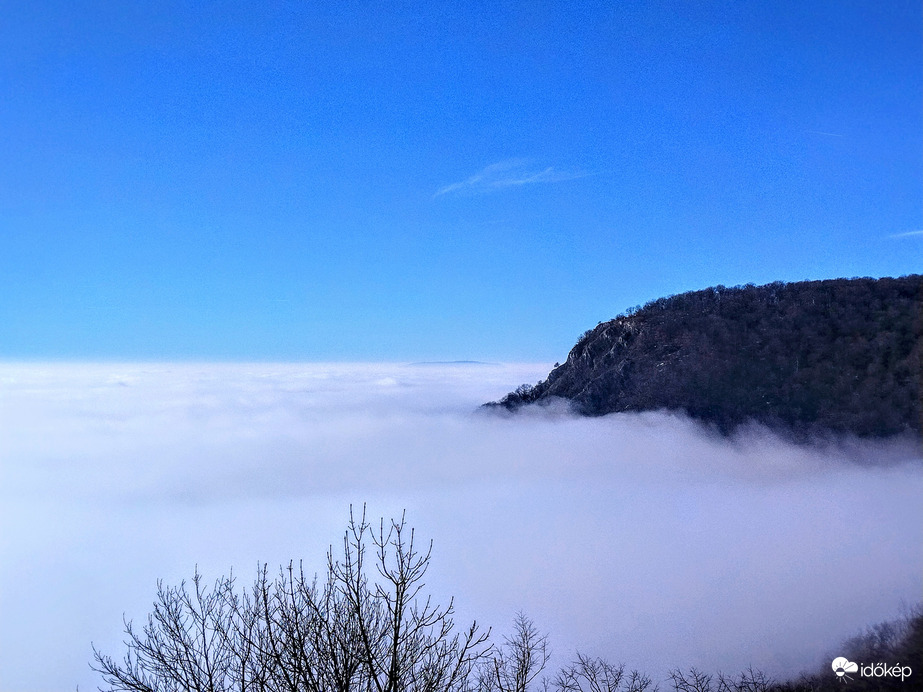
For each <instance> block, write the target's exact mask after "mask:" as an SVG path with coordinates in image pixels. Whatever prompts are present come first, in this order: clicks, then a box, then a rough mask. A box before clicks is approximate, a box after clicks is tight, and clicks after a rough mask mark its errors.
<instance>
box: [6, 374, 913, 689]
mask: <svg viewBox="0 0 923 692" xmlns="http://www.w3.org/2000/svg"><path fill="white" fill-rule="evenodd" d="M548 369H549V366H548V364H522V365H499V364H414V365H405V364H332V365H331V364H283V365H277V364H202V365H197V364H166V363H161V364H93V365H87V364H68V363H54V364H39V363H30V364H12V363H11V364H4V365H0V474H2V475H0V495H2V501H0V513H2V514H0V517H2V518H0V525H2V532H0V613H2V618H0V688H2V689H4V690H5V689H18V690H44V689H61V688H64V689H73V688H74V686H75V685H78V684H79V685H80V686H81V687H83V688H84V689H93V688H95V686H96V684H98V683H99V680H98V679H97V677H96V676H95V675H94V674H93V673H92V672H91V671H90V670H89V662H90V661H91V659H92V650H91V646H90V642H91V641H92V642H93V643H94V644H96V645H97V646H98V647H99V648H100V649H102V650H104V651H107V652H109V653H112V654H114V655H119V654H121V639H122V632H121V630H122V615H123V613H124V614H125V616H126V617H127V618H129V619H134V620H136V621H141V620H144V619H145V618H146V614H147V612H148V611H149V609H150V605H151V602H152V600H153V597H154V594H155V590H156V582H157V579H159V578H162V579H164V580H165V581H166V582H167V583H176V582H179V581H180V580H181V579H184V578H185V579H188V578H189V577H190V576H191V575H192V573H193V572H194V570H195V569H196V566H198V569H199V570H200V571H201V572H202V573H203V574H204V575H205V576H206V578H214V577H217V576H218V575H220V574H224V573H227V572H228V571H229V570H230V569H231V568H232V567H233V569H234V572H235V574H236V575H237V576H238V577H239V579H240V580H241V582H242V583H247V582H248V581H249V580H250V579H251V578H252V576H253V574H254V572H255V570H256V566H257V564H258V563H260V562H268V563H269V564H270V567H272V566H275V565H278V564H282V563H288V562H289V560H291V559H295V560H298V559H304V561H305V567H306V569H307V570H309V571H312V572H313V571H322V570H323V569H324V567H325V561H324V560H325V553H326V550H327V547H328V546H329V545H330V544H331V543H333V544H336V543H337V542H338V541H339V540H340V537H341V534H342V531H343V529H344V527H345V523H346V520H347V518H348V512H349V506H350V504H353V505H361V504H362V503H367V506H368V511H369V513H370V515H371V516H373V517H377V516H385V517H388V516H394V515H399V514H400V512H401V511H403V510H404V509H406V510H407V513H408V514H407V516H408V521H409V523H410V524H411V525H413V526H415V527H416V528H417V530H418V531H419V532H420V534H421V535H423V536H425V537H427V538H432V539H433V540H434V543H435V547H434V552H433V563H432V571H431V573H430V575H429V580H428V586H429V587H430V588H431V589H432V590H433V592H434V593H436V594H437V595H438V596H439V597H440V598H442V599H443V600H448V597H449V596H451V595H454V596H455V598H456V606H457V609H458V617H457V621H459V624H463V623H465V622H467V621H468V620H470V619H473V618H477V619H478V620H479V621H481V622H483V623H485V624H488V625H493V626H494V627H495V631H497V632H498V633H500V634H502V633H503V632H504V631H505V628H508V627H509V625H510V623H511V621H512V618H513V616H514V614H515V613H516V611H518V610H522V611H524V612H526V613H527V614H528V615H529V616H531V617H532V618H533V619H534V621H535V622H536V624H537V625H538V626H539V628H540V629H542V630H544V631H547V632H548V633H549V634H550V642H551V645H552V647H553V650H554V653H555V657H556V658H555V660H563V659H566V658H569V657H570V656H572V655H573V653H574V652H575V651H576V650H578V649H579V650H580V651H584V652H586V653H589V654H592V655H600V656H604V657H606V658H609V659H610V660H612V661H614V662H619V661H621V662H624V663H626V664H627V665H628V666H630V667H637V668H639V669H641V670H644V671H646V672H648V673H649V674H651V675H652V676H653V677H655V678H657V677H659V676H660V675H662V673H663V672H664V671H665V670H666V669H667V668H672V667H676V666H689V665H696V666H698V667H700V668H705V669H717V668H721V669H724V670H737V669H740V668H743V667H746V666H749V665H753V666H754V667H759V668H762V669H765V670H766V671H767V672H770V673H772V674H774V675H783V674H785V673H788V672H791V671H797V670H801V669H804V668H813V667H814V666H815V665H816V664H817V663H818V662H820V661H822V660H823V659H824V657H825V656H826V655H827V654H828V653H835V651H834V649H835V648H836V645H837V644H838V642H840V641H841V640H842V639H843V638H845V637H848V636H850V635H852V634H854V633H855V632H856V631H857V630H858V629H859V628H861V627H863V626H864V625H867V624H871V623H874V622H877V621H879V620H882V619H885V618H889V617H893V616H895V615H897V614H898V613H899V611H900V608H901V607H902V604H907V605H910V604H912V603H914V602H915V601H916V600H918V599H919V596H920V587H921V581H920V580H921V574H923V548H921V546H923V526H921V523H920V521H919V510H920V507H921V506H923V467H921V464H920V458H919V451H918V450H917V449H916V448H914V447H913V446H912V445H909V444H902V443H900V442H886V443H880V442H879V443H876V442H869V441H864V442H859V441H855V440H852V441H848V440H847V441H844V440H839V441H835V440H826V441H818V442H817V443H816V444H814V445H812V446H796V445H793V444H790V443H787V442H785V441H784V440H781V439H779V438H777V437H776V436H774V435H773V434H771V433H770V432H768V431H766V430H763V429H758V428H754V429H751V430H749V431H748V432H747V433H746V434H741V435H739V436H737V437H735V438H732V439H725V438H721V437H718V436H715V435H712V434H710V433H709V432H707V431H706V430H703V429H702V428H700V427H698V426H696V425H695V424H693V423H691V422H690V421H688V420H686V419H684V418H682V417H679V416H676V415H672V414H667V413H650V414H631V415H627V414H621V415H619V414H616V415H610V416H606V417H602V418H577V417H573V416H570V415H569V414H568V413H567V412H566V410H565V409H564V408H563V407H557V408H556V407H553V406H552V407H547V408H542V409H535V410H524V411H522V412H521V413H519V414H517V415H514V416H505V415H494V414H488V413H484V412H479V411H477V410H476V409H477V407H478V405H479V404H481V403H483V402H485V401H489V400H494V399H497V398H498V397H499V396H501V395H502V394H504V393H505V392H507V391H510V390H511V389H512V388H514V387H515V386H516V385H518V384H520V383H522V382H534V381H536V380H537V379H539V378H541V377H543V376H545V374H547V372H548Z"/></svg>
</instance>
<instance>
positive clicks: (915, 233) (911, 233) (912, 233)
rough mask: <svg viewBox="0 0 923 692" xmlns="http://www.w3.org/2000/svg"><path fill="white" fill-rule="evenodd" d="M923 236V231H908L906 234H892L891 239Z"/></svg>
mask: <svg viewBox="0 0 923 692" xmlns="http://www.w3.org/2000/svg"><path fill="white" fill-rule="evenodd" d="M920 236H923V231H906V232H904V233H892V234H891V235H889V236H888V237H889V238H919V237H920Z"/></svg>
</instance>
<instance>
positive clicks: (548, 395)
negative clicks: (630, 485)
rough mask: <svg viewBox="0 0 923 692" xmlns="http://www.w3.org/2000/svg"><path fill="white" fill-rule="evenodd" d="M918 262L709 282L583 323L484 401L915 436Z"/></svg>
mask: <svg viewBox="0 0 923 692" xmlns="http://www.w3.org/2000/svg"><path fill="white" fill-rule="evenodd" d="M921 289H923V276H921V275H918V274H914V275H908V276H903V277H899V278H881V279H871V278H853V279H829V280H823V281H800V282H793V283H783V282H775V283H771V284H766V285H763V286H754V285H752V284H747V285H745V286H735V287H732V288H728V287H725V286H715V287H711V288H707V289H703V290H699V291H690V292H687V293H681V294H678V295H673V296H668V297H665V298H658V299H656V300H653V301H651V302H649V303H647V304H646V305H644V306H643V307H640V308H634V309H632V310H629V311H627V312H626V313H624V314H621V315H619V316H617V317H615V318H614V319H612V320H609V321H607V322H600V323H599V324H598V325H597V326H596V327H594V328H593V329H590V330H588V331H587V332H585V333H584V334H583V335H582V336H581V337H580V338H579V339H578V341H577V343H576V345H575V346H574V347H573V348H572V349H571V351H570V353H569V354H568V357H567V360H566V361H565V362H564V363H563V364H560V365H559V364H556V367H554V368H553V369H552V370H551V372H550V373H549V375H548V377H547V378H546V379H545V380H543V381H541V382H539V383H538V384H536V385H521V386H520V387H518V388H517V389H516V390H515V391H513V392H510V393H509V394H507V395H506V396H505V397H504V398H503V399H501V400H500V401H498V402H490V403H488V404H485V405H484V406H485V407H487V408H502V409H506V410H510V411H514V410H517V409H519V408H521V407H522V406H525V405H529V404H543V403H548V402H550V401H551V400H553V399H565V400H567V401H568V402H569V403H570V406H571V408H572V409H573V410H574V412H575V413H577V414H580V415H586V416H599V415H605V414H608V413H615V412H620V411H650V410H664V409H666V410H679V411H684V412H685V413H686V414H688V415H689V416H690V417H692V418H694V419H696V420H699V421H700V422H703V423H706V424H708V425H711V426H713V427H715V428H716V429H717V430H718V431H720V432H721V433H723V434H730V433H731V432H733V431H734V430H736V429H737V428H739V427H740V426H742V425H745V424H747V423H749V422H757V423H761V424H764V425H767V426H770V427H772V428H775V429H780V430H785V431H787V432H789V433H791V434H794V435H795V436H797V437H804V436H808V435H813V434H817V433H820V432H835V433H851V434H855V435H857V436H860V437H885V436H892V435H901V434H912V435H914V436H916V437H920V436H921V430H923V424H921V407H920V375H921V358H923V355H921V354H923V346H921V343H923V315H921Z"/></svg>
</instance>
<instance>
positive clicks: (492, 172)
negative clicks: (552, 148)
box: [433, 159, 590, 197]
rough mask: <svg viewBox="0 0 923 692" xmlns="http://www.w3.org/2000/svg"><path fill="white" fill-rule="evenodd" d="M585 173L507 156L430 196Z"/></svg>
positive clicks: (528, 183) (497, 187) (522, 183)
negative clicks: (539, 165) (542, 165)
mask: <svg viewBox="0 0 923 692" xmlns="http://www.w3.org/2000/svg"><path fill="white" fill-rule="evenodd" d="M588 175H590V174H589V173H587V172H586V171H579V170H560V169H557V168H554V167H553V166H548V167H546V168H535V167H533V166H531V165H530V163H529V161H528V160H525V159H506V160H504V161H498V162H497V163H493V164H491V165H489V166H487V167H486V168H483V169H482V170H480V171H478V172H477V173H475V174H474V175H472V176H470V177H469V178H467V179H465V180H462V181H459V182H457V183H452V184H450V185H446V186H444V187H441V188H439V189H438V190H437V191H436V194H435V195H433V196H434V197H440V196H441V195H448V194H462V193H467V194H478V193H483V192H491V191H495V190H502V189H504V188H510V187H520V186H523V185H533V184H536V183H558V182H562V181H565V180H575V179H577V178H585V177H587V176H588Z"/></svg>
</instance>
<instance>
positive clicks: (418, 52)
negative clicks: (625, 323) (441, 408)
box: [0, 0, 923, 361]
mask: <svg viewBox="0 0 923 692" xmlns="http://www.w3.org/2000/svg"><path fill="white" fill-rule="evenodd" d="M2 14H3V16H2V19H0V357H2V358H7V359H10V358H13V359H16V358H27V359H34V358H50V359H62V358H64V359H71V358H73V359H193V360H201V359H258V360H266V359H283V360H422V359H438V360H444V359H469V358H470V359H482V360H531V359H535V360H549V361H551V360H562V359H563V358H564V356H565V355H566V353H567V351H568V349H569V348H570V347H571V346H572V345H573V343H574V341H575V340H576V338H577V336H578V335H579V334H580V333H581V332H582V331H584V330H585V329H587V328H588V327H591V326H594V325H595V324H596V323H597V322H598V321H600V320H604V319H608V318H611V317H613V316H615V315H616V314H617V313H619V312H622V311H623V310H624V309H626V308H628V307H630V306H633V305H635V304H639V303H644V302H645V301H647V300H650V299H653V298H657V297H658V296H661V295H667V294H671V293H678V292H681V291H685V290H691V289H696V288H703V287H705V286H709V285H714V284H719V283H721V284H725V285H734V284H740V283H747V282H754V283H765V282H769V281H773V280H800V279H820V278H831V277H838V276H884V275H900V274H907V273H912V272H918V271H920V270H921V269H923V266H921V260H923V233H921V231H923V201H921V200H923V162H921V158H923V157H921V152H923V128H921V123H923V115H921V104H923V86H921V79H923V77H921V75H923V71H921V64H923V49H921V26H923V9H921V4H920V2H919V1H918V0H906V1H903V0H888V1H887V2H881V1H880V0H868V1H866V2H847V1H844V0H832V1H830V2H813V1H808V2H805V1H803V0H799V1H792V2H757V1H753V2H736V1H735V2H685V1H683V2H631V1H629V2H618V3H615V2H581V1H579V0H568V1H566V2H564V1H562V2H539V1H538V0H529V1H527V2H519V3H515V2H491V3H486V2H457V1H454V0H453V1H451V2H435V1H428V2H419V3H409V2H388V3H382V2H351V1H344V0H340V1H338V2H309V1H307V0H304V1H302V2H274V3H273V2H262V3H249V2H145V3H134V2H126V3H113V2H109V1H108V0H107V1H105V2H101V1H97V2H81V3H73V2H42V1H41V0H37V1H29V2H26V1H24V0H14V1H13V2H12V3H5V4H4V6H3V13H2Z"/></svg>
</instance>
